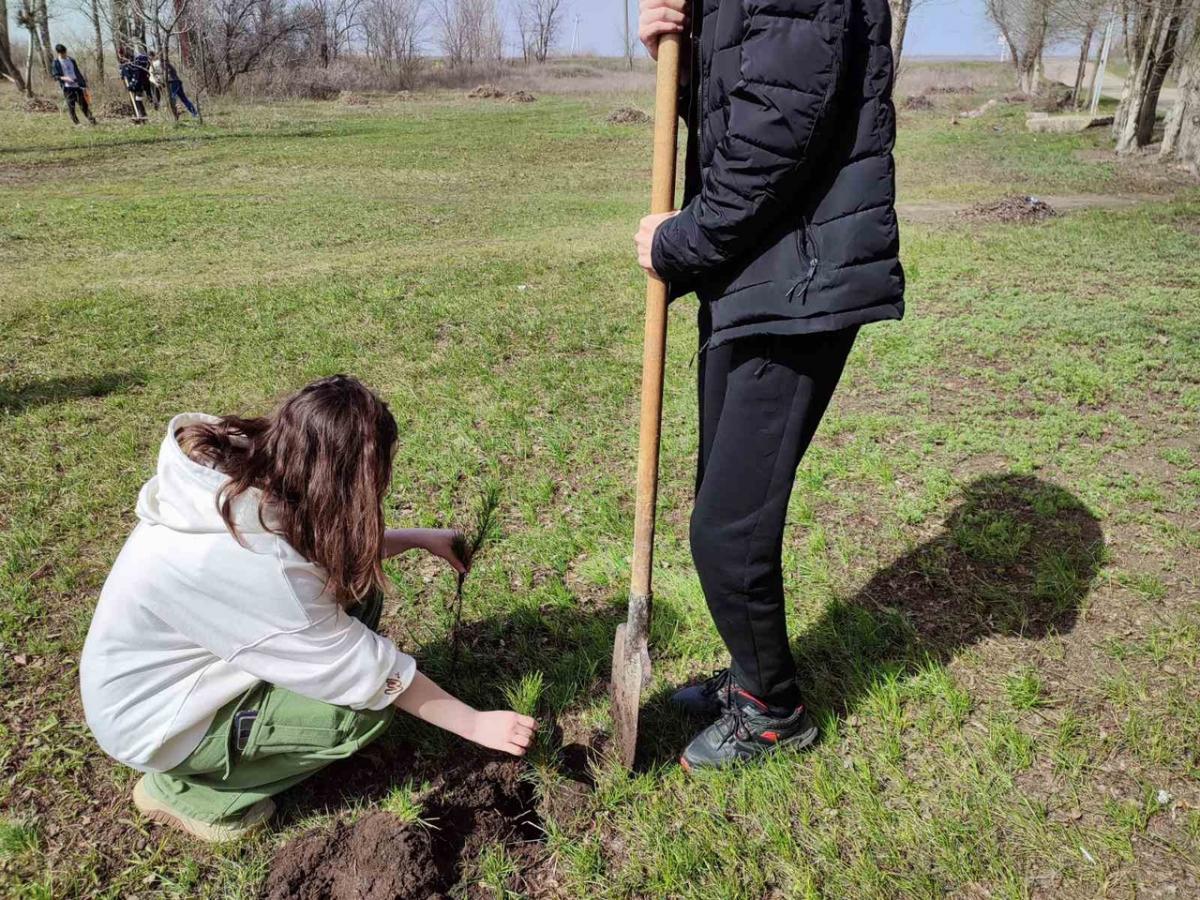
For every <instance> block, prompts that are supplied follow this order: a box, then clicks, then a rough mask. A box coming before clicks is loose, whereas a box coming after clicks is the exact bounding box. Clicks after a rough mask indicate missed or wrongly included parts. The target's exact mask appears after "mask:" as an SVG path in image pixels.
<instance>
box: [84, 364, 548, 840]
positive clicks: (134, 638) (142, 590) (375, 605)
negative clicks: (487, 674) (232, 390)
mask: <svg viewBox="0 0 1200 900" xmlns="http://www.w3.org/2000/svg"><path fill="white" fill-rule="evenodd" d="M396 442H397V429H396V422H395V420H394V419H393V418H392V415H391V413H390V412H389V411H388V408H387V406H386V405H385V404H384V403H383V402H382V401H381V400H380V399H379V398H378V397H377V396H375V394H373V393H372V392H371V391H370V390H368V389H367V388H366V387H364V386H363V385H362V384H361V383H360V382H359V381H357V380H355V379H354V378H349V377H346V376H340V375H339V376H334V377H332V378H325V379H322V380H320V381H317V382H315V383H313V384H310V385H309V386H307V387H305V388H304V389H303V390H301V391H299V392H298V393H296V394H294V395H292V396H291V397H288V398H287V399H286V400H284V401H283V402H282V403H281V404H280V405H279V406H278V408H276V409H275V411H274V412H272V413H271V414H270V415H268V416H266V417H264V418H253V419H243V418H238V417H236V416H226V417H223V418H217V417H213V416H206V415H200V414H187V415H181V416H177V417H175V418H174V419H173V420H172V421H171V423H170V425H169V426H168V428H167V434H166V437H165V438H164V440H163V443H162V447H161V449H160V451H159V458H158V470H157V474H156V475H155V477H153V478H152V479H150V481H149V482H147V483H146V485H145V486H144V487H143V488H142V491H141V494H140V495H139V497H138V504H137V516H138V519H139V522H138V525H137V527H136V528H135V529H134V531H133V534H132V535H131V536H130V537H129V539H128V540H127V541H126V543H125V547H124V549H123V550H122V551H121V554H120V556H118V558H117V561H116V564H115V565H114V566H113V569H112V572H111V573H110V574H109V576H108V580H107V581H106V582H105V585H104V589H103V591H102V592H101V594H100V602H99V604H98V605H97V607H96V613H95V616H94V618H93V620H92V625H91V629H90V630H89V632H88V637H87V641H86V643H85V644H84V648H83V659H82V661H81V664H80V681H81V689H82V694H83V705H84V711H85V713H86V716H87V721H88V725H89V726H90V728H91V729H92V732H93V733H94V734H95V736H96V739H97V741H98V742H99V743H100V746H101V747H102V748H103V749H104V750H105V751H106V752H107V753H108V754H109V755H111V756H113V757H115V758H116V759H117V760H119V761H120V762H122V763H124V764H125V765H127V766H131V767H133V768H134V769H138V770H140V771H142V772H144V773H146V774H145V775H144V777H143V778H142V779H141V780H140V781H139V782H138V783H137V786H136V787H135V788H134V793H133V799H134V803H135V805H136V806H137V807H138V809H140V810H141V811H142V812H143V813H144V814H145V815H146V816H148V817H149V818H151V819H153V820H156V821H159V822H163V823H166V824H170V825H173V826H175V827H177V828H181V829H183V830H184V831H187V832H189V833H190V834H193V835H195V836H196V837H199V838H202V839H205V840H228V839H231V838H236V837H239V836H241V835H243V834H245V833H247V832H249V831H251V830H253V829H255V828H257V827H260V826H261V825H263V824H264V823H265V822H266V820H267V819H268V818H269V817H270V816H271V814H272V812H273V811H274V808H275V805H274V802H273V801H272V800H271V798H272V797H273V796H274V795H275V794H278V793H279V792H280V791H283V790H285V789H287V788H289V787H291V786H292V785H294V784H296V783H297V782H299V781H302V780H303V779H305V778H307V777H308V776H309V775H311V774H313V773H314V772H316V771H317V770H319V769H321V768H322V767H324V766H326V765H328V764H329V763H330V762H333V761H334V760H336V759H342V758H345V757H347V756H350V755H351V754H353V753H354V752H356V751H357V750H359V749H360V748H362V747H364V746H366V745H367V744H368V743H370V742H371V741H372V740H374V739H375V738H376V737H378V736H379V735H380V734H381V733H382V732H383V731H384V730H385V729H386V728H387V726H388V723H389V722H390V721H391V719H392V715H393V713H394V709H395V708H399V709H401V710H403V711H405V712H407V713H411V714H412V715H415V716H417V717H418V718H421V719H424V720H425V721H427V722H430V723H432V724H434V725H437V726H439V727H441V728H444V729H446V730H448V731H451V732H453V733H455V734H458V735H460V736H462V737H464V738H466V739H468V740H471V741H474V742H475V743H477V744H481V745H483V746H485V747H490V748H492V749H496V750H502V751H505V752H507V753H511V754H514V755H518V756H519V755H522V754H523V753H524V752H525V750H526V748H528V746H529V744H530V742H531V740H532V736H533V731H534V728H535V727H536V726H535V722H534V721H533V720H532V719H530V718H529V717H528V716H522V715H518V714H517V713H515V712H508V711H498V712H479V711H477V710H475V709H472V708H471V707H469V706H467V705H466V704H464V703H462V702H460V701H459V700H456V699H455V698H454V697H452V696H450V695H449V694H447V693H446V692H445V691H443V690H442V689H441V688H439V687H438V686H437V685H436V684H434V683H433V682H432V681H430V680H429V679H428V678H426V677H425V676H424V675H422V674H421V673H420V672H418V671H417V667H416V663H415V662H414V661H413V659H412V657H410V656H406V655H405V654H404V653H402V652H400V650H398V649H397V648H396V646H395V645H394V644H393V643H392V642H391V641H390V640H388V639H387V638H385V637H383V636H381V635H379V634H377V633H376V631H375V629H376V627H377V626H378V623H379V616H380V611H381V606H382V597H383V591H384V587H385V576H384V574H383V569H382V567H381V561H382V560H383V559H384V558H385V557H390V556H395V555H396V554H399V553H403V552H405V551H406V550H410V549H414V548H419V549H422V550H426V551H428V552H430V553H433V554H436V555H437V556H440V557H442V558H443V559H445V560H446V561H447V562H448V563H449V564H450V565H452V566H453V567H454V568H456V569H458V570H459V571H465V565H466V563H467V561H465V560H462V559H460V558H459V556H458V552H457V550H456V547H457V545H458V541H457V540H456V538H457V535H456V534H455V532H452V531H444V530H425V529H420V530H386V529H385V528H384V524H383V505H382V504H383V497H384V494H385V493H386V491H387V489H388V485H389V482H390V480H391V470H392V459H393V456H394V453H395V449H396Z"/></svg>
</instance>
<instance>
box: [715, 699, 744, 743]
mask: <svg viewBox="0 0 1200 900" xmlns="http://www.w3.org/2000/svg"><path fill="white" fill-rule="evenodd" d="M722 721H726V722H729V723H730V725H732V727H731V728H730V729H729V730H728V731H726V732H725V736H724V737H723V738H721V744H720V746H722V747H724V746H725V745H726V744H728V743H729V740H730V739H731V738H733V737H736V738H737V739H738V740H739V741H745V740H748V739H749V738H750V728H749V726H748V725H747V724H746V710H745V708H744V707H743V706H742V704H740V703H730V704H729V708H728V709H727V710H726V711H725V715H724V717H723V719H722Z"/></svg>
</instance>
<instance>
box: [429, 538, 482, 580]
mask: <svg viewBox="0 0 1200 900" xmlns="http://www.w3.org/2000/svg"><path fill="white" fill-rule="evenodd" d="M424 544H425V549H426V550H428V551H429V552H430V553H432V554H433V555H434V556H440V557H441V558H442V559H444V560H445V561H446V562H448V563H450V565H451V567H452V568H453V569H454V571H455V572H457V573H458V574H459V575H466V574H467V572H469V571H470V570H471V561H470V560H468V559H463V558H462V552H463V549H464V548H465V547H466V546H467V542H466V540H465V539H464V538H463V534H462V532H461V531H455V530H454V529H453V528H430V529H429V530H428V531H427V532H426V538H425V542H424Z"/></svg>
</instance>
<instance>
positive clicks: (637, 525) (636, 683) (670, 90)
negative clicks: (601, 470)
mask: <svg viewBox="0 0 1200 900" xmlns="http://www.w3.org/2000/svg"><path fill="white" fill-rule="evenodd" d="M679 51H680V36H679V35H678V34H670V35H665V36H664V37H663V38H662V39H661V40H660V41H659V44H658V79H657V90H656V99H655V104H654V164H653V168H652V169H651V177H650V181H651V192H650V198H651V199H650V211H651V212H652V213H664V212H670V211H671V210H672V209H674V208H675V152H676V148H675V141H676V138H677V136H678V127H679V119H678V109H677V104H678V97H679ZM667 299H668V298H667V285H666V282H664V281H662V280H660V279H658V278H655V277H650V278H649V283H648V284H647V286H646V336H645V344H644V349H643V354H642V419H641V435H640V438H639V442H638V474H637V512H636V514H635V518H634V525H633V574H632V578H631V583H630V587H629V616H628V618H627V620H626V621H625V624H623V625H619V626H617V637H616V641H615V644H614V646H613V661H612V704H613V738H614V742H615V744H616V751H617V758H618V759H619V760H620V762H621V764H622V765H623V766H625V768H627V769H628V768H632V767H633V760H634V756H635V755H636V753H637V734H638V712H639V710H640V707H641V703H642V691H643V690H644V689H645V688H646V686H647V685H648V684H649V683H650V650H649V645H648V643H647V639H648V637H649V634H650V612H651V605H652V599H651V598H652V594H651V588H650V575H651V570H652V568H653V565H654V511H655V505H656V502H657V499H658V444H659V432H660V429H661V426H662V397H663V357H664V356H665V353H666V344H667Z"/></svg>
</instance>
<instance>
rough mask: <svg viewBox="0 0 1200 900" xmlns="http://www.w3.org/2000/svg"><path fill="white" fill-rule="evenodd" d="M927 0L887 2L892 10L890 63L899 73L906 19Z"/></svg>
mask: <svg viewBox="0 0 1200 900" xmlns="http://www.w3.org/2000/svg"><path fill="white" fill-rule="evenodd" d="M926 2H927V0H888V6H890V7H891V8H892V63H893V65H894V66H895V69H896V71H897V72H899V71H900V57H901V56H902V55H903V53H904V38H905V36H906V35H907V34H908V19H909V16H911V15H912V12H913V10H915V9H918V8H919V7H921V6H924V5H925V3H926Z"/></svg>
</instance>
